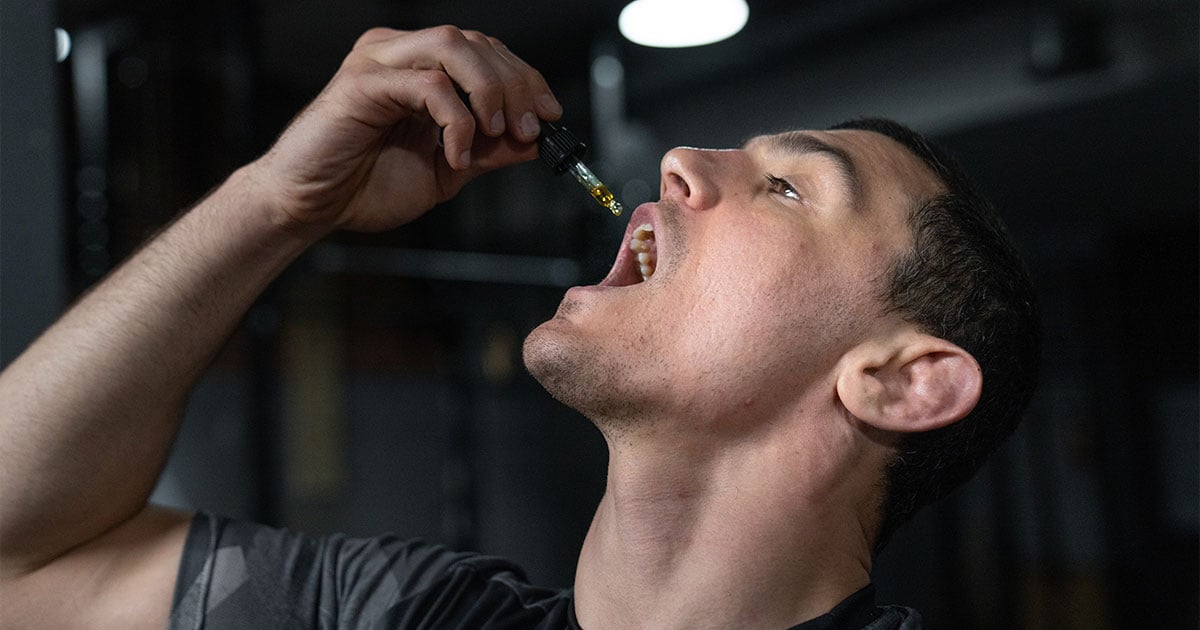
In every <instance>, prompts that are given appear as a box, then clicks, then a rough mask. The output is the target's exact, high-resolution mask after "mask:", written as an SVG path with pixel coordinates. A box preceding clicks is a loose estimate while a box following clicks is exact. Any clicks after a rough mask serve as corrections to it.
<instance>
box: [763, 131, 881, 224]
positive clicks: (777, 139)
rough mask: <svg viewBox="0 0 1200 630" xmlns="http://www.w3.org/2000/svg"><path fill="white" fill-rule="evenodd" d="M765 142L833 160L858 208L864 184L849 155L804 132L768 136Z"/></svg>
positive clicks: (798, 152)
mask: <svg viewBox="0 0 1200 630" xmlns="http://www.w3.org/2000/svg"><path fill="white" fill-rule="evenodd" d="M763 141H764V142H766V143H767V144H768V145H770V146H772V147H774V148H776V149H780V150H782V151H785V152H788V153H794V154H797V155H811V154H813V153H819V154H821V155H824V156H826V157H828V158H830V159H831V160H833V163H834V164H835V165H836V166H837V169H838V173H839V175H841V179H842V186H844V187H845V189H846V192H847V193H848V194H849V196H850V205H851V207H853V208H857V207H858V198H859V195H860V194H861V191H862V183H861V180H860V179H859V177H858V169H857V168H855V166H854V160H852V159H850V154H849V153H846V152H845V151H843V150H842V149H839V148H838V147H835V146H833V145H831V144H828V143H826V142H824V141H822V140H820V139H818V138H817V137H815V136H813V135H812V134H808V133H805V132H803V131H789V132H786V133H781V134H778V135H774V136H766V137H764V138H763Z"/></svg>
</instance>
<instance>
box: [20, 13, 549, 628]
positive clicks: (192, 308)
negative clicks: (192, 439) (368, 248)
mask: <svg viewBox="0 0 1200 630" xmlns="http://www.w3.org/2000/svg"><path fill="white" fill-rule="evenodd" d="M460 93H461V94H466V95H467V99H468V100H467V101H466V102H464V101H463V98H462V96H460ZM559 113H560V108H559V105H558V103H557V102H556V101H555V100H554V97H553V96H552V95H551V94H550V91H549V89H548V88H547V87H546V84H545V81H543V80H542V77H541V76H540V75H539V74H538V73H537V72H535V71H534V70H533V69H531V68H530V67H529V66H528V65H526V64H525V63H524V62H522V61H521V60H519V59H517V58H516V57H515V56H513V55H512V53H510V52H509V51H508V50H507V49H505V48H504V46H503V45H502V44H500V43H499V42H497V41H495V40H493V39H490V38H488V37H485V36H483V35H481V34H479V33H471V32H463V31H460V30H458V29H456V28H452V27H439V28H434V29H429V30H424V31H417V32H412V33H404V32H399V31H390V30H373V31H370V32H368V33H367V34H365V35H363V37H362V38H361V39H360V40H359V42H358V44H357V45H356V46H355V48H354V50H353V52H352V53H351V54H350V55H349V56H348V57H347V58H346V61H345V63H344V64H343V65H342V67H341V69H340V71H339V72H338V74H337V76H336V77H334V79H333V80H332V81H331V82H330V84H329V85H328V86H327V87H326V88H325V90H324V91H323V92H322V93H321V95H320V96H319V97H318V98H317V99H316V101H314V102H313V103H312V104H311V105H310V106H309V107H308V109H306V110H305V111H304V112H303V113H302V114H301V115H300V116H299V117H298V118H297V119H296V120H295V121H294V122H293V123H292V125H291V126H290V127H289V128H288V130H287V131H285V132H284V134H283V136H282V137H281V138H280V139H279V141H278V142H277V143H276V145H275V146H274V147H273V148H272V149H271V150H270V151H269V152H268V153H267V154H266V155H265V156H263V157H262V158H261V159H259V160H258V161H256V162H255V163H253V164H251V165H249V166H247V167H245V168H243V169H240V170H238V171H237V172H236V173H234V174H233V175H232V176H231V177H230V178H229V180H228V181H226V183H225V184H224V185H222V186H220V187H219V188H217V189H216V190H215V191H213V193H212V194H211V195H209V196H208V197H207V198H206V199H205V200H203V201H202V202H201V203H200V204H198V205H197V206H196V207H195V208H193V209H192V210H190V211H188V212H187V213H185V214H183V215H182V216H180V217H179V219H178V220H177V221H176V222H175V223H174V224H172V225H171V226H169V227H168V228H167V229H166V230H164V231H163V232H162V233H161V234H159V235H158V236H157V237H155V239H154V240H152V241H151V242H149V243H147V244H146V246H145V247H143V248H142V249H141V250H139V251H138V252H137V253H136V254H135V255H134V256H133V257H131V259H130V260H128V261H127V262H125V263H124V264H122V265H121V267H120V268H118V269H116V270H115V271H114V272H113V273H112V274H111V275H110V276H109V277H108V278H106V279H105V280H104V281H103V282H101V283H100V284H99V285H97V286H96V287H95V289H93V290H92V291H91V292H90V293H88V294H87V295H85V296H84V297H83V298H82V299H80V301H79V302H78V303H77V304H76V305H75V306H74V307H72V309H71V310H70V311H69V312H67V313H66V314H65V315H64V316H63V317H62V318H60V319H59V321H58V322H57V323H55V324H54V326H52V327H51V328H50V329H49V330H47V331H46V333H45V334H43V335H42V336H41V337H40V338H39V339H38V340H37V341H36V342H34V343H33V344H32V345H31V346H30V347H29V348H28V349H27V350H26V351H25V352H24V353H23V354H22V355H21V356H20V357H18V358H17V359H16V360H15V361H14V362H13V363H12V364H11V365H9V366H8V367H7V368H6V369H5V370H4V371H3V372H0V594H2V595H3V596H4V597H3V600H4V602H3V605H0V627H4V628H7V627H24V626H25V625H30V626H33V625H36V626H38V627H56V628H57V627H87V628H96V627H118V628H129V627H144V626H153V627H163V626H164V625H165V624H166V619H167V614H168V612H169V611H170V607H171V592H172V587H173V585H174V581H173V580H172V579H171V576H173V575H174V574H175V571H176V569H177V567H178V564H179V557H180V553H181V551H182V548H183V544H184V543H183V541H184V537H185V535H186V533H187V525H188V518H189V517H188V515H187V514H172V513H166V512H163V511H161V510H157V509H155V508H153V507H148V506H147V504H146V502H147V498H148V497H149V495H150V492H151V489H152V488H153V487H154V483H155V480H156V479H157V477H158V475H159V474H160V473H161V471H162V467H163V464H164V462H165V461H166V457H167V453H168V452H169V449H170V445H171V442H172V440H173V439H174V436H175V433H176V432H177V430H178V426H179V424H178V423H179V416H180V414H181V411H182V409H183V406H184V402H185V401H186V400H187V395H188V392H189V391H190V390H191V388H192V386H193V385H194V384H195V382H196V379H198V378H199V377H200V376H201V374H203V372H204V369H205V367H206V366H207V365H208V363H209V362H210V361H211V360H212V358H213V356H215V354H216V352H217V350H218V348H220V347H221V344H222V343H223V342H224V340H225V339H226V338H228V336H229V334H230V332H231V331H232V330H233V329H234V327H235V326H236V325H237V322H238V321H239V320H240V319H241V317H242V316H243V315H244V313H245V312H246V309H247V308H248V307H249V305H250V304H251V303H253V301H254V300H255V299H256V298H257V296H258V295H259V293H260V292H261V291H262V290H263V288H264V287H266V286H267V285H268V284H269V283H270V282H271V281H272V280H274V279H275V278H276V277H277V276H278V274H279V273H280V272H281V271H282V270H283V269H284V268H285V267H287V265H289V264H290V263H291V262H292V261H293V260H295V258H296V257H297V256H299V255H301V254H302V253H303V251H304V250H305V248H307V247H308V246H309V245H311V244H312V242H313V241H315V240H316V239H318V238H320V237H321V236H323V235H324V234H325V233H327V232H329V231H331V230H333V229H335V228H350V229H358V230H378V229H386V228H390V227H395V226H398V225H401V224H403V223H406V222H408V221H411V220H412V219H414V218H416V217H418V216H420V215H421V214H422V213H423V212H425V211H426V210H428V209H429V208H430V207H432V206H433V205H434V204H435V203H437V202H439V201H444V200H446V199H448V198H449V197H451V196H452V195H453V194H454V193H456V192H457V191H458V190H459V189H460V188H461V187H462V186H463V184H465V183H466V182H467V181H468V180H470V179H471V178H472V177H474V176H476V175H478V174H479V173H482V172H484V171H486V170H489V169H493V168H497V167H500V166H504V165H506V164H512V163H515V162H519V161H523V160H527V159H532V158H533V157H534V156H535V155H537V147H536V145H535V143H534V141H535V139H536V138H537V134H538V118H542V119H547V120H555V119H557V118H558V116H559ZM439 138H440V139H441V144H439ZM63 593H70V594H71V596H70V598H69V599H70V601H69V605H66V606H64V605H63V602H64V599H63Z"/></svg>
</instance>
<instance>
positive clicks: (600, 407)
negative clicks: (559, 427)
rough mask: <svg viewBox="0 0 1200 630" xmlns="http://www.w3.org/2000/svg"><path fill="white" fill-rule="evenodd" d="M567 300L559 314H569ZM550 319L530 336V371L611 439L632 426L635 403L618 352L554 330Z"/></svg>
mask: <svg viewBox="0 0 1200 630" xmlns="http://www.w3.org/2000/svg"><path fill="white" fill-rule="evenodd" d="M572 307H573V306H572V304H571V303H569V302H566V303H564V304H563V306H562V307H561V309H560V312H569V311H570V309H571V308H572ZM554 327H555V326H554V322H553V320H551V321H550V322H547V323H545V324H542V325H541V326H539V327H537V328H535V329H534V330H533V332H531V333H529V336H528V337H526V338H525V344H524V348H523V355H524V360H525V368H526V369H527V370H528V371H529V374H530V375H532V376H533V378H534V379H536V380H537V381H538V383H540V384H541V385H542V387H543V388H545V390H546V391H547V392H548V393H549V394H550V395H551V396H553V397H554V398H555V399H556V400H558V401H559V402H561V403H563V404H564V405H566V406H568V407H570V408H572V409H574V410H576V411H578V412H579V413H581V414H583V415H584V416H586V417H587V418H588V419H590V420H591V421H592V422H593V423H594V424H595V425H596V426H597V427H598V428H599V429H600V430H601V432H603V433H605V434H606V435H608V436H609V437H612V435H610V432H616V433H624V432H625V431H626V430H627V429H628V428H629V426H630V424H632V423H633V419H634V416H635V415H636V405H634V404H633V403H632V402H631V401H630V400H629V398H628V397H625V396H622V395H621V393H622V392H626V391H627V390H628V388H629V385H630V383H629V379H628V377H627V376H626V375H627V371H626V370H625V369H623V367H624V366H623V362H622V360H621V358H620V357H619V356H616V355H618V354H619V353H618V352H616V351H614V350H610V349H602V348H596V347H594V346H593V345H592V344H587V343H585V342H584V340H582V339H579V338H578V337H576V336H574V335H569V334H564V333H562V332H561V331H558V330H554Z"/></svg>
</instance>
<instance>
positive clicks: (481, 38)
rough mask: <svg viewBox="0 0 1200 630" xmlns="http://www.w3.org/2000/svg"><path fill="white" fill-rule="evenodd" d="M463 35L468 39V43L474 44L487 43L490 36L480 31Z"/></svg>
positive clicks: (465, 32)
mask: <svg viewBox="0 0 1200 630" xmlns="http://www.w3.org/2000/svg"><path fill="white" fill-rule="evenodd" d="M462 34H463V37H465V38H467V41H470V42H474V43H476V44H481V43H486V42H487V41H488V36H487V35H484V34H483V33H481V32H479V31H473V30H469V31H463V32H462Z"/></svg>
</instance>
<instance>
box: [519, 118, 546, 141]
mask: <svg viewBox="0 0 1200 630" xmlns="http://www.w3.org/2000/svg"><path fill="white" fill-rule="evenodd" d="M538 131H541V125H539V124H538V119H537V116H534V115H533V112H525V115H524V116H522V117H521V133H523V134H525V137H526V138H532V137H534V136H536V135H538Z"/></svg>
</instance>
